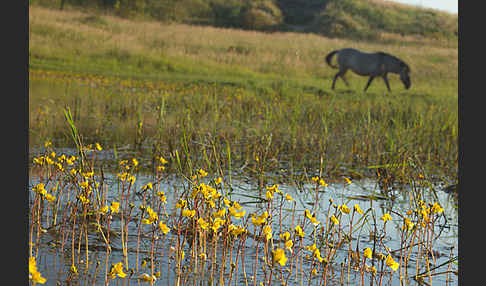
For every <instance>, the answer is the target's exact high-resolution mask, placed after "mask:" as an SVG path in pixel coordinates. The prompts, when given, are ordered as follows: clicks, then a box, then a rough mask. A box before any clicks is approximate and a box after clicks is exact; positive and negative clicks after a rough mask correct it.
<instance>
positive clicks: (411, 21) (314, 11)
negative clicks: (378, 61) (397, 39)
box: [31, 0, 458, 42]
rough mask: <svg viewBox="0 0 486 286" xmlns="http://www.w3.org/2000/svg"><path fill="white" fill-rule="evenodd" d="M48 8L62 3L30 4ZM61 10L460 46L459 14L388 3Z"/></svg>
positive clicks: (85, 0)
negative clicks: (437, 41)
mask: <svg viewBox="0 0 486 286" xmlns="http://www.w3.org/2000/svg"><path fill="white" fill-rule="evenodd" d="M31 3H36V4H38V5H43V6H47V7H50V8H54V7H56V8H58V7H60V4H59V1H57V0H56V1H54V0H31ZM61 3H64V5H63V9H68V7H70V8H74V9H89V10H95V11H98V12H99V13H105V14H111V15H117V16H121V17H124V18H130V19H153V20H158V21H162V22H165V23H169V22H170V23H184V24H198V25H209V26H215V27H233V28H243V29H249V30H265V31H300V32H313V33H317V34H320V35H324V36H329V37H339V38H350V39H360V40H372V41H377V40H387V39H389V34H394V35H400V36H401V37H405V36H423V37H428V38H431V37H432V38H436V39H442V40H445V41H452V42H454V41H455V42H457V32H458V19H457V15H452V14H449V13H446V12H440V11H438V10H433V9H424V8H419V7H416V6H410V5H404V4H396V3H394V2H391V1H384V0H245V1H242V0H159V1H148V0H104V1H95V0H63V1H61Z"/></svg>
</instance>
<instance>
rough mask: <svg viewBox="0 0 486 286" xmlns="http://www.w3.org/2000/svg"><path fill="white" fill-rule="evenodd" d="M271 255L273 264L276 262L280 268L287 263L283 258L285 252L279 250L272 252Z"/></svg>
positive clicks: (285, 258)
mask: <svg viewBox="0 0 486 286" xmlns="http://www.w3.org/2000/svg"><path fill="white" fill-rule="evenodd" d="M272 254H273V262H278V263H279V264H280V266H282V267H283V266H285V263H286V262H287V257H285V251H284V250H283V249H281V248H278V249H276V250H273V251H272Z"/></svg>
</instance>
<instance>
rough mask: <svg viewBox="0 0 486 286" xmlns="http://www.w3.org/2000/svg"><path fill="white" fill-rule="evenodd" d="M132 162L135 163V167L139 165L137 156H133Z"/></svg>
mask: <svg viewBox="0 0 486 286" xmlns="http://www.w3.org/2000/svg"><path fill="white" fill-rule="evenodd" d="M132 164H133V167H137V166H138V160H137V159H135V158H132Z"/></svg>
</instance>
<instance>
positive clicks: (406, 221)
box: [403, 218, 414, 230]
mask: <svg viewBox="0 0 486 286" xmlns="http://www.w3.org/2000/svg"><path fill="white" fill-rule="evenodd" d="M404 224H405V225H404V226H403V227H404V228H405V227H406V228H407V230H411V229H412V228H413V226H414V224H413V222H412V221H410V220H409V219H408V218H405V219H404Z"/></svg>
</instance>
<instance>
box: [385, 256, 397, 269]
mask: <svg viewBox="0 0 486 286" xmlns="http://www.w3.org/2000/svg"><path fill="white" fill-rule="evenodd" d="M385 263H386V266H389V267H390V268H391V269H392V270H393V271H397V269H398V267H399V266H400V264H399V263H397V262H396V261H395V260H393V258H392V257H391V255H390V254H388V256H387V257H386V261H385Z"/></svg>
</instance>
